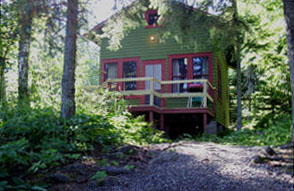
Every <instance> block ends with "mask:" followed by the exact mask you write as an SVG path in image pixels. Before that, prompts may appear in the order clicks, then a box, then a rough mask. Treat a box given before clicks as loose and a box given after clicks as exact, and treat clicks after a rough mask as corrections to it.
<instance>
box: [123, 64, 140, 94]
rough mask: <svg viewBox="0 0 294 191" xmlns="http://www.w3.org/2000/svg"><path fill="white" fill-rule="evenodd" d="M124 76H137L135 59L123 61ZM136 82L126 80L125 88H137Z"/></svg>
mask: <svg viewBox="0 0 294 191" xmlns="http://www.w3.org/2000/svg"><path fill="white" fill-rule="evenodd" d="M123 77H124V78H136V77H137V63H136V62H134V61H131V62H123ZM136 88H137V83H136V82H125V90H136Z"/></svg>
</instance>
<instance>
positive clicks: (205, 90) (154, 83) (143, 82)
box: [103, 77, 215, 108]
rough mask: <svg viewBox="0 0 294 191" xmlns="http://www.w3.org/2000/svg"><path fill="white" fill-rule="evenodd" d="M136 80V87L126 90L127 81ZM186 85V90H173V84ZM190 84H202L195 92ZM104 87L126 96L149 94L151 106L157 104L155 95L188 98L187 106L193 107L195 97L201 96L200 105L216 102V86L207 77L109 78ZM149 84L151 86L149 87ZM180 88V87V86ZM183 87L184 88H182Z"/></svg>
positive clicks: (206, 105)
mask: <svg viewBox="0 0 294 191" xmlns="http://www.w3.org/2000/svg"><path fill="white" fill-rule="evenodd" d="M130 82H134V84H135V83H136V85H135V88H134V89H131V90H126V88H125V87H126V85H125V84H126V83H130ZM181 84H182V87H183V86H185V88H184V90H185V92H173V91H172V88H173V87H172V86H173V85H178V87H180V85H181ZM190 84H201V86H200V87H201V88H200V89H198V90H197V91H195V92H191V91H189V89H188V86H189V85H190ZM103 85H104V87H108V88H109V89H111V90H115V91H119V92H120V93H121V94H122V95H124V96H146V95H148V96H149V101H148V102H149V103H148V105H149V106H156V105H155V104H154V99H155V97H157V98H160V99H168V98H188V101H187V107H188V108H190V107H192V102H193V98H201V99H202V101H201V102H202V103H201V106H200V107H208V100H209V101H211V102H212V103H213V102H214V91H215V87H213V86H212V84H211V83H210V82H209V81H208V80H207V79H195V80H174V81H160V80H158V79H156V78H152V77H140V78H120V79H108V80H107V81H105V82H104V84H103ZM148 85H149V87H148ZM178 89H179V88H178ZM182 89H183V88H182Z"/></svg>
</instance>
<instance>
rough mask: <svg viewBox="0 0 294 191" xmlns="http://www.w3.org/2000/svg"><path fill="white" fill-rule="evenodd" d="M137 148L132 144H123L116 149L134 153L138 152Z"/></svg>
mask: <svg viewBox="0 0 294 191" xmlns="http://www.w3.org/2000/svg"><path fill="white" fill-rule="evenodd" d="M138 149H139V147H137V146H134V145H125V146H121V147H119V148H117V149H116V151H117V152H120V153H125V154H135V153H136V152H138Z"/></svg>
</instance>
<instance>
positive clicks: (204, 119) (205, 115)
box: [203, 113, 207, 132]
mask: <svg viewBox="0 0 294 191" xmlns="http://www.w3.org/2000/svg"><path fill="white" fill-rule="evenodd" d="M206 125H207V113H204V114H203V130H204V132H205V131H206Z"/></svg>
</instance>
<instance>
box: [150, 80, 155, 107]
mask: <svg viewBox="0 0 294 191" xmlns="http://www.w3.org/2000/svg"><path fill="white" fill-rule="evenodd" d="M149 84H150V103H149V104H150V105H153V103H154V94H153V92H154V79H151V80H150V83H149Z"/></svg>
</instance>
